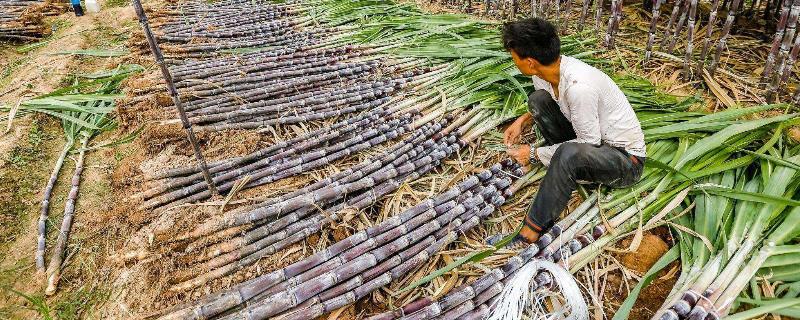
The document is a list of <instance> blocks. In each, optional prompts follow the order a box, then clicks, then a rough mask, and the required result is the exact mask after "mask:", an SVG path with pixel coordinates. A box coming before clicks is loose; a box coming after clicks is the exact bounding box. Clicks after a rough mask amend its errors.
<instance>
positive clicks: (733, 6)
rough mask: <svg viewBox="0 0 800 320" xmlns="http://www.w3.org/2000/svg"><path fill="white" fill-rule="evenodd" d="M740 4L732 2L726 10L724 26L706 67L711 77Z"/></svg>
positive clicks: (735, 0)
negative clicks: (712, 57) (712, 56)
mask: <svg viewBox="0 0 800 320" xmlns="http://www.w3.org/2000/svg"><path fill="white" fill-rule="evenodd" d="M740 3H741V0H733V1H732V2H731V6H730V8H729V9H728V17H727V18H726V19H725V25H724V26H723V27H722V34H720V37H719V40H718V41H717V48H716V51H715V52H714V59H713V60H711V65H710V66H708V73H709V74H711V75H714V73H715V72H716V71H717V64H718V63H719V58H720V57H721V56H722V48H724V47H725V43H726V42H727V40H728V35H729V34H730V32H731V28H732V27H733V20H734V18H735V17H736V10H738V9H739V4H740Z"/></svg>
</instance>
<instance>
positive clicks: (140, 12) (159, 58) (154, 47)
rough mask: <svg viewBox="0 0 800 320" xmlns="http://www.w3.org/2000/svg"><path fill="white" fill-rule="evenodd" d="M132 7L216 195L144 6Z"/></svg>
mask: <svg viewBox="0 0 800 320" xmlns="http://www.w3.org/2000/svg"><path fill="white" fill-rule="evenodd" d="M133 8H134V9H135V10H136V15H137V16H138V17H139V24H141V25H142V29H143V30H144V35H145V37H146V38H147V44H148V45H149V46H150V51H152V52H153V56H154V57H155V59H156V63H157V64H158V66H159V68H161V75H162V76H163V77H164V81H165V82H166V83H167V89H168V90H169V94H170V96H172V102H173V103H174V104H175V108H177V109H178V114H179V115H180V118H181V123H183V128H184V129H185V130H186V135H187V136H188V137H189V143H190V144H191V145H192V149H194V156H195V158H197V162H199V163H200V167H201V168H202V170H203V178H205V180H206V184H207V185H208V189H209V190H210V191H211V194H212V195H217V194H219V192H217V188H216V186H215V185H214V180H212V179H211V174H210V173H209V172H208V166H207V165H206V160H205V158H203V153H202V152H201V151H200V145H199V144H198V143H197V138H196V137H195V135H194V131H193V130H192V123H191V122H189V118H188V117H187V116H186V110H184V109H183V105H182V104H181V99H180V97H179V96H178V90H177V89H175V83H174V82H173V81H172V75H171V74H170V73H169V69H167V65H166V64H165V63H164V55H163V54H162V53H161V48H159V47H158V43H156V39H155V37H154V36H153V31H151V30H150V25H149V24H148V22H147V16H146V15H145V14H144V8H143V7H142V3H141V1H140V0H133Z"/></svg>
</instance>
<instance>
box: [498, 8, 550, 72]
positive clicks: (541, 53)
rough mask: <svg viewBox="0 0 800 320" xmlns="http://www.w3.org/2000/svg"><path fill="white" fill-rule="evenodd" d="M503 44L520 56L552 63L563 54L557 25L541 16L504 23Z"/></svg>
mask: <svg viewBox="0 0 800 320" xmlns="http://www.w3.org/2000/svg"><path fill="white" fill-rule="evenodd" d="M503 46H504V47H505V48H506V50H512V49H513V50H514V52H516V53H517V55H519V56H520V58H534V59H536V60H537V61H539V63H541V64H543V65H550V64H552V63H553V62H555V61H556V60H558V57H559V56H560V55H561V40H560V39H559V38H558V31H557V30H556V27H555V26H554V25H553V24H552V23H550V22H548V21H547V20H544V19H541V18H528V19H522V20H518V21H514V22H508V23H506V24H505V25H503Z"/></svg>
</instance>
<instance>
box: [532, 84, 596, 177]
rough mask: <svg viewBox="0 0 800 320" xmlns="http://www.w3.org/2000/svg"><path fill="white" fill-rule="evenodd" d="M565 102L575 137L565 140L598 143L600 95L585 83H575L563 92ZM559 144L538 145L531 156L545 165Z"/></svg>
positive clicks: (548, 163) (547, 164)
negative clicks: (567, 105)
mask: <svg viewBox="0 0 800 320" xmlns="http://www.w3.org/2000/svg"><path fill="white" fill-rule="evenodd" d="M562 94H565V98H566V100H567V103H568V104H569V110H570V112H569V121H570V123H572V129H574V130H575V136H576V138H575V139H572V140H570V141H567V142H579V143H589V144H594V145H599V144H600V142H601V140H600V116H599V114H598V108H599V101H600V96H599V95H598V94H597V90H595V89H594V88H592V87H590V86H588V85H585V84H576V85H573V86H572V87H570V88H569V90H567V92H564V93H562ZM560 145H561V144H560V143H559V144H554V145H551V146H546V147H539V148H536V149H534V150H533V151H532V152H533V154H534V155H532V156H533V157H538V159H539V161H541V162H542V164H544V165H545V166H549V165H550V160H551V159H552V158H553V154H555V152H556V149H558V147H559V146H560Z"/></svg>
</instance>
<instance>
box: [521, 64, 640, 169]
mask: <svg viewBox="0 0 800 320" xmlns="http://www.w3.org/2000/svg"><path fill="white" fill-rule="evenodd" d="M532 78H533V86H534V88H535V89H536V90H539V89H544V90H546V91H547V92H549V93H550V96H552V97H553V98H554V99H555V97H556V95H555V94H554V93H553V87H552V85H550V83H549V82H547V81H545V80H543V79H542V78H539V77H538V76H533V77H532ZM558 92H559V97H558V99H555V100H556V102H558V106H559V108H560V109H561V112H562V113H563V114H564V116H565V117H566V118H567V119H568V120H569V121H570V123H572V128H573V129H574V130H575V134H576V136H577V138H575V139H573V140H570V141H567V142H578V143H589V144H594V145H600V144H601V143H606V144H608V145H610V146H612V147H617V148H624V149H625V151H627V152H628V153H630V154H632V155H635V156H639V157H645V156H646V150H645V143H644V133H643V132H642V127H641V125H640V124H639V119H638V118H637V117H636V113H635V112H634V111H633V107H631V104H630V103H629V102H628V99H627V97H625V94H624V93H622V90H620V89H619V87H618V86H617V84H616V83H614V81H613V80H611V78H610V77H609V76H608V75H606V74H605V73H604V72H602V71H600V70H598V69H597V68H595V67H592V66H590V65H588V64H586V63H584V62H583V61H580V60H578V59H575V58H572V57H568V56H561V66H560V81H559V84H558ZM559 145H560V144H555V145H552V146H545V147H539V148H536V150H535V152H537V155H538V156H539V160H540V161H541V162H542V164H544V165H545V166H549V165H550V159H552V158H553V154H554V153H555V152H556V149H558V146H559ZM532 152H533V150H532Z"/></svg>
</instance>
